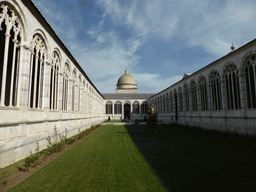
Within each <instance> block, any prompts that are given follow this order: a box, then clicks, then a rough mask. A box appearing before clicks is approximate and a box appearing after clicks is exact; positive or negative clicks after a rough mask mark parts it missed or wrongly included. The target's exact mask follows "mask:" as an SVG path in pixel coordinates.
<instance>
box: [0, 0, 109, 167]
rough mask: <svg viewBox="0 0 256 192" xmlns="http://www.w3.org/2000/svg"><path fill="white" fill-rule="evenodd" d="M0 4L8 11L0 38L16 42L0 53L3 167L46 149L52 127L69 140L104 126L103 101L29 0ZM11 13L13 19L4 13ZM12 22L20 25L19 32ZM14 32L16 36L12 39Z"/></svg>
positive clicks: (0, 161) (0, 19)
mask: <svg viewBox="0 0 256 192" xmlns="http://www.w3.org/2000/svg"><path fill="white" fill-rule="evenodd" d="M0 6H1V8H2V13H4V14H2V16H0V24H1V23H3V22H4V23H5V26H6V29H5V28H3V29H4V30H5V31H4V34H3V33H0V35H2V36H1V37H3V39H7V38H10V39H11V40H12V39H14V42H15V43H14V44H11V43H9V41H7V40H9V39H7V40H6V42H8V43H7V44H8V45H9V46H10V47H11V48H10V50H9V49H6V45H7V44H6V43H5V44H4V45H3V44H1V46H2V48H3V47H4V49H2V52H1V51H0V52H1V53H0V67H1V78H0V84H1V94H0V95H1V100H0V101H1V102H0V117H1V118H0V167H5V166H7V165H9V164H12V163H14V162H16V161H19V160H20V159H23V158H25V157H27V156H29V155H31V154H33V153H35V152H36V147H37V143H38V145H39V147H40V150H42V149H44V148H46V147H47V144H48V142H47V140H46V137H48V136H51V137H53V136H54V128H56V130H57V133H58V134H64V135H67V137H71V136H73V135H75V134H78V133H79V132H80V131H83V130H85V129H87V128H89V127H91V126H92V125H96V124H99V123H101V122H102V121H103V120H104V118H105V113H104V112H105V111H104V109H105V105H104V104H105V103H104V98H103V96H102V95H101V93H100V92H99V91H98V90H97V88H96V87H95V86H94V85H93V84H92V82H91V81H90V79H89V78H88V77H87V76H86V74H85V72H84V71H83V70H82V69H81V67H80V65H79V64H78V63H77V61H76V60H75V59H74V58H73V56H72V55H71V53H70V52H69V51H68V49H67V48H66V46H65V45H64V44H63V43H62V42H61V40H60V39H59V38H58V36H57V35H56V34H55V32H54V31H53V30H52V28H51V27H50V25H49V24H48V23H47V22H46V20H45V19H44V18H43V17H42V15H41V14H40V13H39V11H38V10H37V8H36V7H35V6H34V5H33V4H32V3H31V2H30V1H11V0H7V1H1V2H0ZM7 9H8V10H11V11H13V15H10V14H6V10H7ZM15 16H17V17H15ZM15 18H16V19H15ZM8 19H12V21H16V22H17V23H18V25H17V26H18V27H17V29H15V28H14V27H13V25H12V23H11V22H8V21H9V20H8ZM2 27H3V26H2ZM14 29H15V30H17V31H18V32H16V33H17V34H18V37H15V35H11V34H12V32H13V31H14ZM9 34H10V35H9ZM10 42H11V41H10ZM15 47H16V48H15ZM12 49H13V50H15V51H13V52H11V51H12ZM7 50H9V51H7ZM16 50H17V52H16ZM14 52H15V53H18V54H14ZM39 52H40V54H39ZM6 58H7V59H6ZM13 58H17V59H16V60H15V59H13ZM33 59H34V61H33ZM11 66H12V68H11V69H13V74H12V70H10V69H9V68H10V67H11ZM5 70H6V72H5ZM8 71H9V75H8ZM5 73H7V76H5V77H4V75H3V74H5ZM36 75H38V77H36ZM10 76H11V78H10ZM15 77H16V78H15ZM40 77H41V78H40ZM65 79H66V81H65ZM13 82H14V83H13ZM64 82H65V83H66V87H65V86H64ZM3 85H6V86H3ZM9 87H11V89H9ZM8 90H9V91H8ZM10 90H12V93H11V91H10ZM65 90H66V91H65ZM6 92H8V94H5V93H6ZM9 93H10V94H12V96H10V94H9ZM8 98H9V99H8ZM10 101H11V102H10ZM53 139H54V138H53Z"/></svg>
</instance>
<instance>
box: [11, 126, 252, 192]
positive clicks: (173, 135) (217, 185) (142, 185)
mask: <svg viewBox="0 0 256 192" xmlns="http://www.w3.org/2000/svg"><path fill="white" fill-rule="evenodd" d="M145 131H146V130H145V127H142V126H125V127H124V126H110V125H109V126H102V127H101V128H100V129H99V130H98V131H96V132H95V133H94V134H92V135H91V136H89V137H88V138H86V139H85V140H84V141H82V142H81V143H79V144H78V145H77V146H75V147H74V148H73V149H71V150H70V151H68V152H67V153H65V154H64V155H63V156H61V157H60V158H58V159H56V160H55V161H53V162H52V163H50V164H49V165H48V166H46V167H44V168H43V169H42V170H40V171H38V172H37V173H35V174H34V175H33V176H31V177H30V178H28V179H26V180H25V181H24V182H23V183H21V184H20V185H18V186H17V187H16V188H15V189H13V190H12V191H166V190H167V191H214V192H215V191H255V188H256V179H255V173H256V163H255V162H256V145H255V144H256V141H255V138H254V139H251V138H249V137H242V136H238V135H228V134H222V133H218V132H216V131H203V130H199V129H191V128H188V127H182V126H178V125H172V126H163V125H162V126H159V127H158V131H159V132H158V134H157V135H150V134H147V133H146V132H145Z"/></svg>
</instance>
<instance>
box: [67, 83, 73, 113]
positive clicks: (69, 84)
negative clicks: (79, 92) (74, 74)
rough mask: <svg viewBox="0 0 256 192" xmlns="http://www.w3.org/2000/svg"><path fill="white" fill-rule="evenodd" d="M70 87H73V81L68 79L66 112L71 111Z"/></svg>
mask: <svg viewBox="0 0 256 192" xmlns="http://www.w3.org/2000/svg"><path fill="white" fill-rule="evenodd" d="M72 87H73V80H72V79H68V98H69V99H68V103H67V110H68V111H72V100H73V97H72V94H73V93H72Z"/></svg>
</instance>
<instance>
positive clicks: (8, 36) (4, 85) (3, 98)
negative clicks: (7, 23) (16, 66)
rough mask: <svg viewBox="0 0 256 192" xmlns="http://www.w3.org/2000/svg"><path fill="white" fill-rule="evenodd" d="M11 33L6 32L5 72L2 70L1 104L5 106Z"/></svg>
mask: <svg viewBox="0 0 256 192" xmlns="http://www.w3.org/2000/svg"><path fill="white" fill-rule="evenodd" d="M10 37H11V35H10V34H9V33H8V32H6V33H5V47H4V59H3V72H2V88H1V102H0V105H1V106H5V104H4V101H5V88H6V72H7V61H8V52H9V39H10Z"/></svg>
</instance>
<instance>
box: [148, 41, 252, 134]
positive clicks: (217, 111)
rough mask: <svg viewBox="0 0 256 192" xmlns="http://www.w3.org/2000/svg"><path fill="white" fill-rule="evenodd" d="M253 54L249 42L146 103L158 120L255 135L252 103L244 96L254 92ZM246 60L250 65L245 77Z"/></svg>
mask: <svg viewBox="0 0 256 192" xmlns="http://www.w3.org/2000/svg"><path fill="white" fill-rule="evenodd" d="M255 53H256V41H255V40H253V41H251V42H250V43H248V44H246V45H244V46H243V47H241V48H239V49H237V50H234V51H232V52H230V53H229V54H227V55H226V56H224V57H222V58H220V59H219V60H217V61H215V62H213V63H211V64H209V65H208V66H206V67H204V68H202V69H201V70H199V71H197V72H195V73H193V74H191V75H190V76H188V77H186V78H184V79H182V80H181V81H179V82H177V83H175V84H174V85H172V86H170V87H168V88H167V89H165V90H163V91H161V92H160V93H158V94H156V95H154V96H153V97H151V98H150V99H149V103H150V105H151V104H154V105H155V106H156V109H157V110H158V120H159V121H162V122H163V123H171V122H178V123H180V124H184V125H191V126H200V127H202V128H205V129H216V130H219V131H223V132H225V131H229V132H236V133H239V134H248V135H256V108H255V107H256V101H255V98H253V96H252V97H251V99H250V98H249V97H248V95H253V94H254V95H255V90H256V89H255V85H256V83H255V79H256V76H255V62H254V55H255ZM249 58H250V59H249ZM249 60H250V61H249ZM248 61H249V63H250V65H251V66H252V68H251V77H249V78H248V70H246V65H247V66H249V63H248ZM247 69H248V68H247ZM214 74H215V75H214ZM216 74H219V76H218V77H217V75H216ZM229 74H230V75H229ZM213 77H215V80H214V81H213V79H214V78H213ZM216 79H218V82H217V80H216ZM202 82H204V83H202ZM214 82H215V83H214ZM253 82H254V84H253ZM218 83H219V84H218ZM217 84H218V86H217ZM249 84H250V85H249ZM213 87H215V88H213ZM185 90H188V91H187V92H186V91H185ZM216 90H219V91H220V92H219V95H220V97H219V96H218V93H217V91H216ZM175 93H176V94H177V97H176V98H175ZM213 93H216V94H213ZM195 97H196V98H195ZM232 98H233V100H232ZM175 100H177V102H175ZM250 102H251V104H248V103H250ZM216 106H217V107H216ZM176 111H177V112H176Z"/></svg>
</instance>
